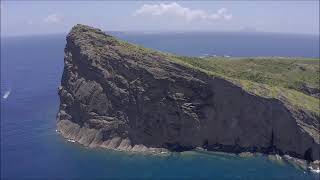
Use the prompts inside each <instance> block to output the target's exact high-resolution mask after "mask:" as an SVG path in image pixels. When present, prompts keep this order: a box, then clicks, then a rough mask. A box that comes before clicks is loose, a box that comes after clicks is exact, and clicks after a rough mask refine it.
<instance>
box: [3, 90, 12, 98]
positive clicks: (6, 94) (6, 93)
mask: <svg viewBox="0 0 320 180" xmlns="http://www.w3.org/2000/svg"><path fill="white" fill-rule="evenodd" d="M10 93H11V91H10V90H8V91H6V92H5V93H4V95H3V97H2V98H3V99H7V98H8V97H9V95H10Z"/></svg>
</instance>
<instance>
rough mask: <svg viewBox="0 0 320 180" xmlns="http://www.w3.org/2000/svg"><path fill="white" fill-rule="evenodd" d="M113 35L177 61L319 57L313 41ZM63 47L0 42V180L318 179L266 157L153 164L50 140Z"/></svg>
mask: <svg viewBox="0 0 320 180" xmlns="http://www.w3.org/2000/svg"><path fill="white" fill-rule="evenodd" d="M114 34H115V35H116V36H118V37H121V38H123V39H126V40H129V41H130V42H135V43H138V44H141V45H144V46H147V47H151V48H156V49H159V50H162V51H168V52H171V53H176V54H182V55H193V56H199V55H202V54H216V55H231V56H299V57H319V36H303V35H283V34H282V35H279V34H261V33H260V34H259V33H252V34H250V33H176V34H172V33H171V34H170V33H165V34H137V33H133V34H132V33H129V34H128V33H114ZM64 45H65V36H64V35H47V36H32V37H10V38H1V179H19V178H20V179H36V178H38V179H57V178H62V179H72V178H76V179H81V178H82V179H95V178H106V179H107V178H113V179H114V178H116V179H127V178H136V179H164V178H171V179H178V178H183V179H186V178H189V179H201V178H202V179H254V180H255V179H290V180H293V179H317V176H316V175H315V174H312V173H310V172H306V171H304V170H301V169H298V168H296V167H294V166H293V165H289V164H285V163H281V162H272V161H270V160H268V158H266V157H265V156H259V157H254V158H241V157H238V156H235V155H232V154H229V155H228V154H224V155H223V154H216V153H209V154H207V153H197V152H184V153H173V154H172V155H170V156H152V155H139V154H127V153H121V152H113V151H107V150H101V149H87V148H85V147H82V146H80V145H78V144H75V143H71V142H67V141H65V140H64V139H63V138H62V137H61V136H59V135H58V134H57V133H56V132H55V129H56V119H55V116H56V113H57V110H58V105H59V99H58V95H57V87H58V86H59V84H60V78H61V74H62V70H63V57H64V54H63V50H64ZM4 96H5V97H7V98H4ZM318 177H319V176H318Z"/></svg>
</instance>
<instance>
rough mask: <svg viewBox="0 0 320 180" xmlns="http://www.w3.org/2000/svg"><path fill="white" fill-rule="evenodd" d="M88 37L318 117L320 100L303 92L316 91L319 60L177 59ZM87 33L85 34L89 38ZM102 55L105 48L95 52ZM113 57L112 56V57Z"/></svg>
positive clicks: (101, 35)
mask: <svg viewBox="0 0 320 180" xmlns="http://www.w3.org/2000/svg"><path fill="white" fill-rule="evenodd" d="M93 31H94V32H93V33H92V32H88V34H90V36H91V37H93V38H96V39H100V40H102V39H103V40H104V41H107V42H108V43H110V44H112V45H113V46H114V47H115V48H116V49H117V50H118V52H120V53H121V54H125V55H128V56H131V57H135V58H138V59H139V58H143V59H149V58H152V57H153V56H154V55H157V56H160V57H162V58H165V59H167V60H169V61H172V62H174V63H178V64H181V65H184V66H187V67H190V68H193V69H197V70H200V71H202V72H205V73H207V74H208V75H211V76H214V77H221V78H224V79H226V80H228V81H231V82H233V83H235V84H237V85H239V86H241V87H242V88H243V89H244V90H246V91H248V92H250V93H253V94H256V95H259V96H262V97H266V98H276V99H279V100H281V101H283V102H285V103H288V104H290V105H291V106H295V107H297V108H299V109H305V110H308V111H310V112H313V113H315V114H316V115H317V116H320V99H319V98H316V97H313V96H311V95H309V94H308V93H306V90H305V89H306V87H307V88H308V89H311V90H315V91H317V92H319V89H320V64H319V63H320V59H306V58H277V57H256V58H224V57H214V58H209V57H208V58H199V57H186V56H177V55H172V54H168V53H163V52H159V51H155V50H152V49H148V48H144V47H141V46H138V45H134V44H131V43H128V42H125V41H122V40H118V39H117V38H114V37H112V36H109V35H105V34H104V33H103V32H101V31H97V29H94V30H93ZM88 34H87V35H88ZM97 50H98V51H99V52H97V53H102V54H103V53H104V51H105V49H104V47H101V48H98V49H97ZM114 55H115V54H114Z"/></svg>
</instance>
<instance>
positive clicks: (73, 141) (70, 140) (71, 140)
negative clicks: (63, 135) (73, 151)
mask: <svg viewBox="0 0 320 180" xmlns="http://www.w3.org/2000/svg"><path fill="white" fill-rule="evenodd" d="M67 141H69V142H72V143H75V142H76V141H75V140H73V139H67Z"/></svg>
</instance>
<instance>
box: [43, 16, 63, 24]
mask: <svg viewBox="0 0 320 180" xmlns="http://www.w3.org/2000/svg"><path fill="white" fill-rule="evenodd" d="M62 20H63V18H62V16H60V15H58V14H50V15H48V16H47V17H45V18H44V19H43V21H44V22H45V23H60V22H61V21H62Z"/></svg>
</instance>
